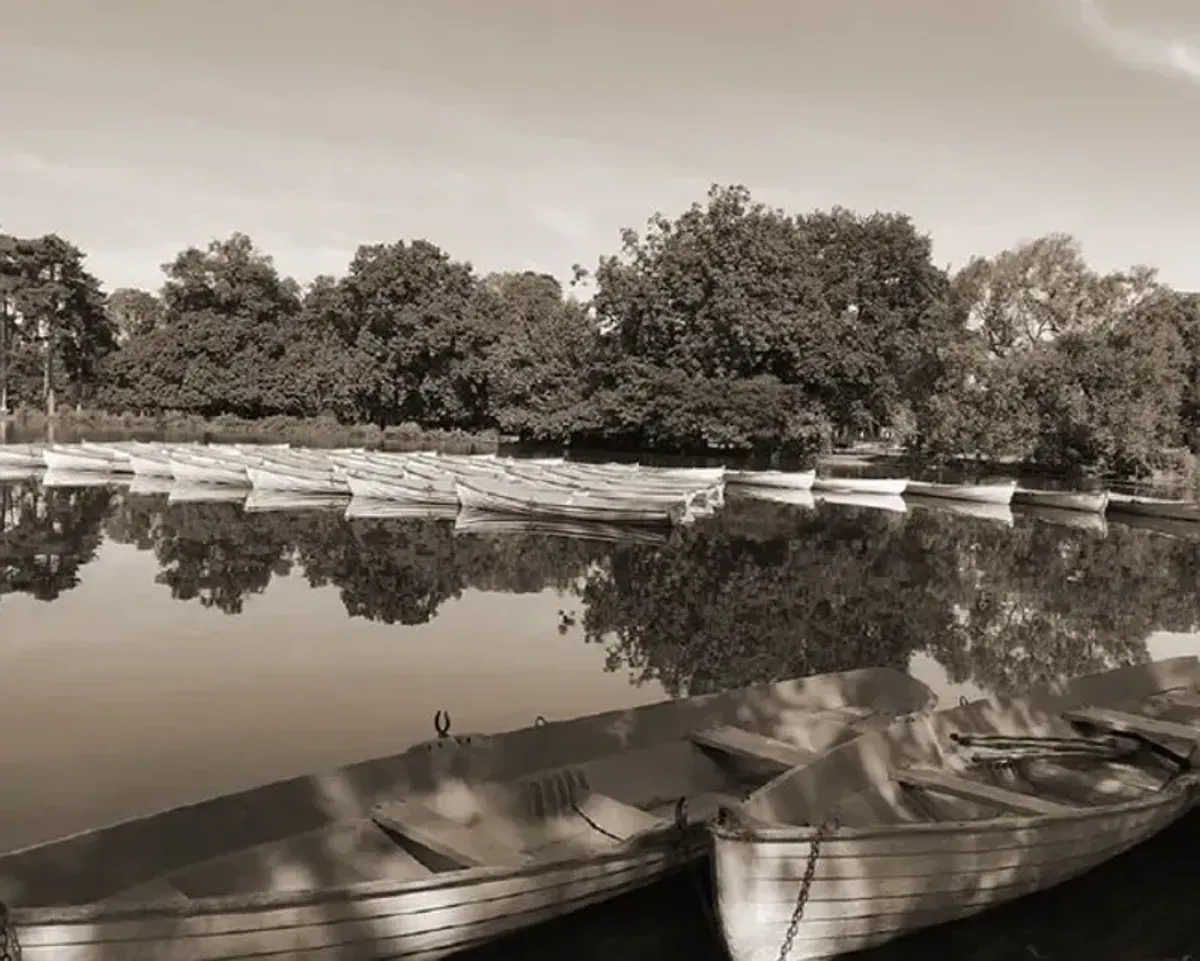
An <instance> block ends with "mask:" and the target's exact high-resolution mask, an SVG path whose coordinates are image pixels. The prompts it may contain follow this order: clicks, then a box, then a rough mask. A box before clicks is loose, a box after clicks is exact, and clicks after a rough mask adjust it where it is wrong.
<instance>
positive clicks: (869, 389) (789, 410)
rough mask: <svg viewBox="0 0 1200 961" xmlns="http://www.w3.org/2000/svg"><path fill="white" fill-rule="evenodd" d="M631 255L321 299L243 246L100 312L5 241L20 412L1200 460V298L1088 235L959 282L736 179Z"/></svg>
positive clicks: (54, 261) (844, 215) (687, 446)
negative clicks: (1168, 454) (1110, 253)
mask: <svg viewBox="0 0 1200 961" xmlns="http://www.w3.org/2000/svg"><path fill="white" fill-rule="evenodd" d="M620 241H621V242H620V247H619V249H618V250H617V251H616V252H615V253H613V254H611V255H607V256H603V257H601V258H600V259H599V261H598V263H597V265H596V267H595V269H594V270H587V269H584V268H583V267H581V266H579V265H575V266H574V268H573V279H572V281H571V282H570V283H569V284H567V285H566V286H564V285H563V284H561V283H560V282H559V281H558V280H556V279H555V278H554V277H551V276H549V275H547V274H541V273H533V272H514V273H500V274H489V275H481V274H480V273H478V272H477V271H476V270H475V269H474V268H473V267H472V265H471V264H470V263H467V262H465V261H460V260H456V259H454V258H453V257H452V256H451V254H450V253H448V252H447V251H445V250H442V249H441V248H440V247H438V246H437V245H436V244H434V243H433V242H431V241H429V240H412V241H404V240H401V241H397V242H395V243H390V244H369V245H363V246H361V247H359V248H358V250H357V252H356V253H355V254H354V256H353V258H352V259H351V261H350V263H349V265H348V267H347V270H346V272H345V274H344V275H342V276H340V277H331V276H322V277H318V278H316V279H315V280H314V281H313V282H312V283H310V284H308V285H307V286H302V285H301V284H299V283H297V282H296V281H295V280H294V279H292V278H290V277H287V276H283V275H281V274H280V272H279V271H278V270H277V269H276V267H275V265H274V262H273V260H272V259H271V257H270V256H268V255H267V254H266V253H264V252H263V251H261V250H259V249H258V248H257V247H256V246H255V244H254V243H253V241H252V240H251V238H249V237H247V236H245V235H244V234H240V233H239V234H234V235H232V236H231V237H229V238H227V239H224V240H217V241H213V242H211V243H209V244H208V245H207V246H206V247H203V248H201V247H189V248H188V249H187V250H184V251H182V252H181V253H179V254H178V255H177V256H176V257H175V258H174V260H172V261H171V262H170V263H168V264H165V265H163V274H164V280H163V283H162V286H161V288H160V289H159V290H157V291H146V290H137V289H132V288H120V289H117V290H113V291H110V292H106V291H105V290H104V288H103V287H102V285H101V283H100V281H99V280H98V279H97V278H96V277H94V276H93V275H92V274H91V273H89V271H88V270H87V268H86V266H85V256H84V254H83V252H82V251H81V250H79V248H78V247H76V246H74V245H73V244H71V243H69V242H67V241H65V240H63V239H62V238H60V237H57V236H48V237H41V238H32V239H31V238H22V237H13V236H8V235H0V388H2V389H3V390H4V391H5V393H6V397H5V398H0V401H3V402H4V403H6V404H7V406H8V407H12V406H14V405H26V406H30V407H43V406H52V405H53V403H54V402H57V403H60V404H61V403H64V402H66V403H69V404H72V405H78V406H84V407H87V408H95V409H100V410H104V411H110V412H114V413H115V412H132V413H138V414H159V413H164V412H179V413H186V414H191V415H199V416H202V417H218V416H221V415H232V416H236V417H240V418H250V419H254V418H263V417H270V416H291V417H300V418H319V417H323V418H329V419H336V420H337V421H338V422H341V423H356V424H372V425H377V426H379V427H389V426H394V425H399V424H419V425H421V426H423V427H426V428H439V429H458V430H468V431H470V430H485V429H486V430H497V431H500V432H502V433H505V434H509V435H515V436H517V437H519V438H521V439H523V440H527V441H535V442H548V443H554V444H572V445H576V446H599V447H607V448H630V449H633V448H636V449H643V450H663V451H676V452H707V451H729V452H737V453H750V454H757V455H760V456H768V455H769V456H771V457H773V458H777V457H789V456H791V455H802V454H805V453H809V452H811V451H813V450H816V449H819V448H821V447H823V446H825V445H828V444H829V443H830V441H831V440H832V439H834V438H838V437H848V436H849V437H857V436H864V435H868V436H880V435H886V436H889V437H891V438H892V439H894V440H895V441H897V442H898V443H900V444H903V445H904V446H906V447H907V448H909V449H910V450H912V451H913V452H915V453H918V454H919V455H921V456H923V457H927V458H931V459H945V458H952V457H955V458H956V457H963V456H965V457H971V458H981V459H984V460H992V461H994V460H1000V459H1016V460H1022V461H1036V462H1038V463H1040V464H1043V465H1045V466H1050V467H1056V468H1073V467H1083V468H1091V469H1098V470H1105V471H1114V472H1122V473H1140V472H1144V471H1146V470H1148V469H1151V468H1153V467H1155V466H1157V465H1159V464H1160V462H1161V458H1162V456H1163V452H1164V451H1168V450H1174V449H1183V448H1188V447H1190V448H1191V450H1193V451H1196V450H1198V449H1200V296H1198V295H1196V294H1193V293H1188V292H1184V291H1178V290H1174V289H1172V288H1171V287H1170V286H1169V285H1167V284H1165V283H1163V282H1162V281H1161V280H1160V279H1159V278H1158V277H1157V275H1156V274H1155V272H1154V270H1152V269H1150V268H1147V267H1131V268H1129V269H1128V270H1123V271H1110V272H1107V273H1105V272H1101V271H1097V270H1094V269H1093V268H1091V267H1090V266H1089V265H1088V263H1087V262H1086V260H1085V259H1084V256H1083V254H1082V251H1081V249H1080V245H1079V244H1078V243H1077V242H1076V241H1075V240H1074V239H1072V238H1071V237H1069V236H1066V235H1061V234H1053V235H1049V236H1045V237H1041V238H1037V239H1035V240H1031V241H1028V242H1023V243H1021V244H1019V245H1018V246H1016V247H1014V248H1012V249H1010V250H1006V251H1002V252H1001V253H999V254H996V255H994V256H991V257H982V256H981V257H976V258H974V259H973V260H971V261H970V262H969V263H967V264H966V265H964V266H963V267H961V268H960V269H958V270H950V269H949V268H946V267H943V266H939V265H938V264H937V263H935V262H934V259H933V255H932V241H931V239H930V237H929V235H928V234H926V233H923V232H921V231H920V230H919V229H918V227H917V226H916V225H915V224H914V223H913V221H912V220H911V218H909V217H907V216H905V215H903V214H898V213H881V212H874V213H870V214H860V213H856V212H853V211H850V210H847V209H844V208H840V207H835V208H833V209H831V210H818V211H812V212H809V213H805V214H791V213H787V212H785V211H782V210H777V209H773V208H769V207H766V206H764V205H762V204H760V203H757V202H755V201H754V200H753V198H752V196H751V194H750V192H749V191H748V190H747V189H746V188H744V187H741V186H714V187H713V188H712V189H711V190H710V191H709V193H708V195H707V197H706V198H705V199H704V200H703V201H702V202H699V203H696V204H694V205H693V206H692V207H691V208H690V209H688V210H686V211H685V212H683V213H682V214H681V215H679V216H678V217H676V218H674V219H670V218H668V217H666V216H664V215H662V214H655V215H654V216H653V217H651V218H650V220H649V221H648V222H647V225H646V226H645V228H644V229H643V230H642V231H641V232H637V231H634V230H625V231H623V233H622V235H621V238H620ZM584 290H588V291H589V293H588V294H587V295H585V294H584V293H583V292H584Z"/></svg>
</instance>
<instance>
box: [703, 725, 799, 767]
mask: <svg viewBox="0 0 1200 961" xmlns="http://www.w3.org/2000/svg"><path fill="white" fill-rule="evenodd" d="M688 740H690V741H691V742H692V743H693V744H696V745H697V746H699V747H702V748H707V749H709V750H712V751H717V752H719V753H721V754H727V755H732V756H733V757H740V758H745V759H748V760H753V761H766V762H768V763H770V764H775V765H777V766H779V767H780V768H784V769H786V768H790V767H796V766H797V765H799V764H806V763H808V762H809V761H811V760H812V759H813V758H815V757H816V756H817V755H816V754H814V753H813V752H812V751H806V750H804V749H803V748H800V747H796V745H794V744H788V743H787V742H786V741H777V740H776V739H775V738H773V737H765V736H764V735H762V734H756V733H754V732H753V731H747V730H746V729H745V728H740V727H732V726H730V725H728V724H718V725H715V726H714V727H710V728H706V729H704V730H702V731H695V732H694V733H692V734H690V735H689V736H688Z"/></svg>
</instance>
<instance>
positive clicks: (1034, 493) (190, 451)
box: [0, 442, 1200, 523]
mask: <svg viewBox="0 0 1200 961" xmlns="http://www.w3.org/2000/svg"><path fill="white" fill-rule="evenodd" d="M42 467H45V468H47V469H48V470H49V471H50V472H51V473H52V474H56V475H59V476H68V477H69V476H72V475H84V476H90V477H95V476H111V475H121V474H125V475H133V476H135V477H143V478H152V479H166V480H171V481H172V482H174V483H178V484H181V485H187V486H188V487H191V488H221V489H226V490H230V489H232V490H237V489H245V490H255V491H265V492H272V493H288V494H293V495H299V496H310V497H321V496H325V497H341V496H349V497H354V498H356V499H362V500H364V501H372V502H388V503H393V504H402V505H405V506H407V507H421V508H434V509H458V508H460V507H461V508H466V509H470V510H476V511H484V512H488V513H500V514H519V515H522V516H546V517H555V518H561V519H566V520H595V521H600V522H606V523H686V522H688V521H690V520H692V519H694V518H696V517H698V516H703V515H706V514H711V513H712V512H713V511H715V510H717V509H718V508H719V507H720V506H721V505H722V504H723V503H724V496H725V491H726V489H727V488H728V489H731V490H732V489H736V490H738V491H740V492H744V493H746V494H760V495H764V496H768V497H776V498H787V497H789V496H790V497H800V498H804V497H805V496H806V495H808V494H819V495H820V496H821V497H822V498H823V499H825V500H828V501H831V502H837V500H838V499H839V498H849V499H850V500H849V502H850V503H853V502H854V501H855V500H856V499H859V500H862V502H863V503H865V504H867V505H868V506H870V503H871V500H872V499H875V500H878V501H879V506H884V507H886V506H888V504H889V501H891V502H894V501H895V499H897V498H900V497H904V498H909V499H914V500H916V501H918V502H919V501H921V500H930V501H940V502H955V503H960V504H964V505H965V504H972V505H980V506H982V507H993V508H994V507H999V508H1003V507H1009V506H1017V507H1029V508H1044V509H1048V510H1054V511H1071V512H1078V513H1084V514H1096V515H1103V514H1104V513H1106V512H1109V511H1112V512H1120V513H1125V514H1130V515H1135V516H1144V517H1153V518H1160V519H1165V520H1171V521H1195V522H1200V504H1197V502H1196V501H1192V500H1172V499H1166V498H1159V497H1141V496H1132V495H1128V494H1121V493H1118V492H1115V491H1108V490H1101V491H1066V490H1041V489H1032V488H1024V487H1020V486H1019V485H1018V484H1017V483H1016V482H1015V481H1011V480H1006V481H999V482H994V483H977V484H946V483H935V482H929V481H916V480H909V479H907V478H878V477H829V476H818V475H817V472H816V471H815V470H808V471H776V470H766V471H744V470H729V469H726V468H724V467H680V468H666V467H651V466H647V465H643V464H615V463H609V464H590V463H580V462H574V461H567V460H565V459H563V458H512V457H499V456H497V455H494V454H477V455H451V454H442V453H438V452H434V451H417V452H408V453H398V452H387V451H371V450H363V449H341V450H318V449H307V448H295V447H290V446H288V445H257V444H204V445H201V444H164V443H145V442H125V443H88V442H85V443H79V444H54V445H46V446H37V445H7V446H0V471H4V470H6V469H7V470H8V471H12V470H22V469H33V468H42ZM863 499H865V500H863Z"/></svg>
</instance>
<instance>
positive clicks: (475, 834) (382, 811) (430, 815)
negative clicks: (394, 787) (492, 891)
mask: <svg viewBox="0 0 1200 961" xmlns="http://www.w3.org/2000/svg"><path fill="white" fill-rule="evenodd" d="M371 820H373V821H374V822H375V823H376V824H378V825H379V826H380V827H381V828H383V829H384V830H385V831H390V832H392V833H393V834H396V835H399V836H400V837H403V838H407V839H408V840H410V841H414V842H416V843H417V844H419V845H420V846H421V847H423V848H426V849H428V850H430V851H432V852H433V853H434V854H437V855H439V856H440V857H443V858H445V859H446V860H448V861H450V862H452V863H454V864H457V865H458V866H459V867H461V868H475V867H516V866H517V865H520V864H523V863H525V862H526V861H528V860H529V856H528V855H527V854H526V853H525V852H524V851H520V850H517V849H516V848H513V847H511V846H509V845H507V844H505V843H503V842H502V841H500V840H499V839H498V838H495V837H492V836H490V835H489V834H488V831H487V825H486V823H481V824H480V825H478V826H472V827H468V826H467V825H465V824H460V823H459V822H458V821H452V820H450V819H449V818H446V817H442V815H440V814H438V813H437V811H434V810H433V809H432V808H430V807H429V806H428V805H426V804H424V803H422V802H421V801H416V800H403V801H383V802H381V803H379V804H377V805H376V806H375V807H374V808H373V809H372V810H371Z"/></svg>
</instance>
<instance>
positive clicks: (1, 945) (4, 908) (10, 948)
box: [0, 901, 21, 961]
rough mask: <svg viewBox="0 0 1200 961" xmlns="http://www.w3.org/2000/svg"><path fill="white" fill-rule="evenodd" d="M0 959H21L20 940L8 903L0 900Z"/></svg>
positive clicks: (0, 960) (8, 960)
mask: <svg viewBox="0 0 1200 961" xmlns="http://www.w3.org/2000/svg"><path fill="white" fill-rule="evenodd" d="M0 961H21V942H20V941H19V940H18V939H17V929H16V926H15V925H14V923H13V920H12V912H10V911H9V909H8V905H7V904H5V903H4V902H3V901H0Z"/></svg>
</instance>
